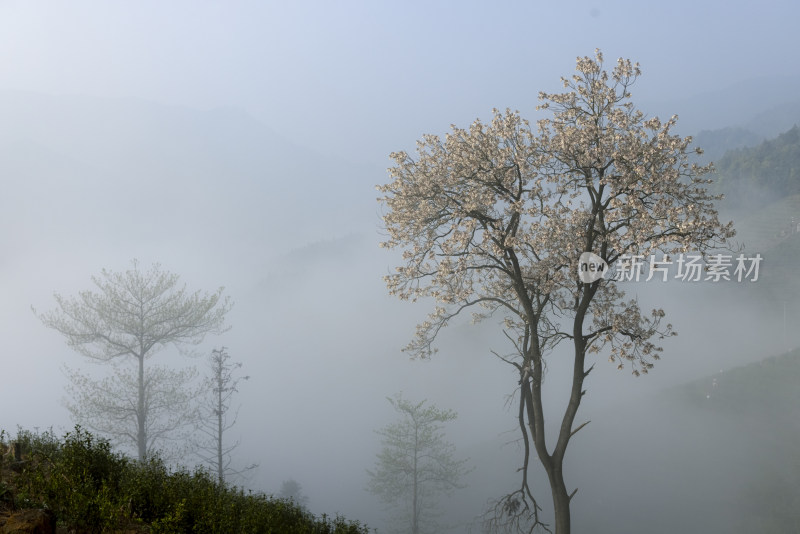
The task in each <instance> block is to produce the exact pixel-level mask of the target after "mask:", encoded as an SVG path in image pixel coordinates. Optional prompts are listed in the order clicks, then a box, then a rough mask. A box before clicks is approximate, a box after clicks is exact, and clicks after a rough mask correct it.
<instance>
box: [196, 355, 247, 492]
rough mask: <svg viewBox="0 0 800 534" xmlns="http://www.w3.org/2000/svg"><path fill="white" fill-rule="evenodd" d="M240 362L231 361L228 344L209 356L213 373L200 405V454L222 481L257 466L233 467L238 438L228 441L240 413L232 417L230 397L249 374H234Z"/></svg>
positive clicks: (208, 380)
mask: <svg viewBox="0 0 800 534" xmlns="http://www.w3.org/2000/svg"><path fill="white" fill-rule="evenodd" d="M241 367H242V364H241V363H240V362H232V361H230V356H229V355H228V352H227V350H226V349H225V347H222V348H221V349H213V350H212V351H211V356H210V358H209V369H210V371H211V374H210V376H209V377H208V378H207V379H206V384H205V386H206V387H205V398H204V401H203V403H202V406H201V409H200V411H201V413H200V420H199V424H198V430H199V431H200V433H201V434H202V435H203V437H204V438H205V439H204V440H202V441H201V442H200V443H198V445H197V449H196V450H197V455H198V456H200V458H202V459H203V461H205V462H206V463H208V464H209V465H210V466H212V468H213V470H214V473H216V475H217V480H218V481H219V483H220V484H223V483H224V482H225V479H226V478H227V477H229V476H234V475H240V474H242V473H244V472H245V471H249V470H251V469H255V467H256V465H255V464H252V465H250V466H248V467H245V468H242V469H234V468H232V467H231V460H232V456H231V453H232V452H233V450H234V449H236V447H238V446H239V442H238V441H237V442H235V443H233V444H228V443H226V442H225V433H226V432H227V431H228V430H230V429H231V428H233V426H234V425H235V424H236V420H237V418H238V415H239V408H237V409H236V412H235V413H234V414H233V416H232V417H231V414H230V409H231V404H230V403H231V399H232V397H233V394H234V393H237V392H238V391H239V390H238V385H239V381H240V380H248V379H249V378H250V377H249V376H241V377H236V376H234V371H236V370H237V369H239V368H241Z"/></svg>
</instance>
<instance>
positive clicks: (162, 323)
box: [34, 260, 231, 460]
mask: <svg viewBox="0 0 800 534" xmlns="http://www.w3.org/2000/svg"><path fill="white" fill-rule="evenodd" d="M178 280H179V277H178V275H176V274H172V273H170V272H167V271H162V270H161V267H160V266H159V265H158V264H155V265H153V266H152V268H151V269H150V270H149V271H143V270H141V269H140V268H139V264H138V262H137V261H136V260H134V261H133V268H132V269H129V270H127V271H125V272H122V273H119V272H112V271H107V270H105V269H104V270H103V271H102V272H101V275H100V276H93V277H92V282H94V285H95V287H96V289H95V290H87V291H81V292H80V293H79V294H78V296H77V297H72V298H65V297H63V296H61V295H59V294H58V293H56V294H55V299H56V303H57V304H58V307H57V308H56V309H55V310H52V311H49V312H46V313H42V314H37V316H38V317H39V319H40V320H41V321H42V323H44V325H45V326H47V327H49V328H53V329H54V330H56V331H58V332H60V333H61V334H62V335H63V336H64V337H65V338H66V339H67V344H68V345H69V346H70V347H71V348H72V349H74V350H76V351H77V352H79V353H81V354H83V355H84V356H86V357H88V358H90V359H91V360H94V361H96V362H103V363H109V364H111V365H112V368H113V369H114V374H113V375H112V376H111V377H108V378H105V379H103V380H96V379H94V378H92V377H90V376H88V375H85V374H82V373H80V372H77V371H70V370H68V375H69V377H70V379H71V382H72V386H71V389H70V391H71V393H72V402H69V403H68V404H67V407H68V408H69V410H70V411H71V412H72V415H73V417H74V418H75V419H76V420H77V421H78V422H79V423H80V424H82V425H85V426H87V427H89V428H91V429H92V430H94V431H97V432H99V433H101V434H104V435H106V436H108V437H110V438H111V439H112V440H113V441H115V442H116V443H118V444H129V445H133V446H134V447H135V448H136V450H137V453H138V458H139V460H144V459H145V458H146V457H147V456H148V454H149V453H151V452H153V451H154V450H156V449H159V448H161V447H163V445H164V444H165V443H167V442H169V441H170V440H173V441H176V442H183V441H184V440H185V439H186V438H187V437H188V436H189V433H190V431H191V429H192V428H193V426H194V423H195V422H196V411H195V404H194V400H195V396H196V394H197V391H195V390H194V389H193V388H192V386H191V384H192V383H193V380H194V378H195V376H196V371H195V370H194V369H187V370H180V371H176V370H172V369H169V368H167V367H164V366H157V365H150V364H148V362H149V359H150V358H151V357H153V356H154V355H155V354H157V353H158V352H159V351H161V350H163V349H164V348H166V347H167V346H169V345H172V346H174V347H176V348H178V349H179V350H183V347H184V346H185V345H187V344H198V343H200V342H201V341H202V340H203V339H204V337H205V336H206V334H209V333H221V332H223V331H224V330H225V329H226V328H225V327H224V321H225V314H226V313H227V312H228V310H230V308H231V302H230V300H229V298H228V297H225V298H223V297H222V291H223V289H222V288H219V289H218V290H217V291H216V292H214V293H211V294H208V293H204V294H201V293H200V292H199V291H198V292H194V293H187V291H186V286H185V285H184V286H179V285H178ZM34 313H36V310H34ZM131 364H132V366H131Z"/></svg>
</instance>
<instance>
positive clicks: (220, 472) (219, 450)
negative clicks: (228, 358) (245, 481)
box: [217, 360, 225, 486]
mask: <svg viewBox="0 0 800 534" xmlns="http://www.w3.org/2000/svg"><path fill="white" fill-rule="evenodd" d="M222 373H223V369H222V363H221V360H220V366H219V369H218V372H217V475H218V476H219V484H220V486H221V485H222V484H224V483H225V473H224V466H223V463H222V433H223V432H224V431H225V429H224V428H222V424H223V420H222V411H223V410H222V389H223V388H222V386H223V383H222Z"/></svg>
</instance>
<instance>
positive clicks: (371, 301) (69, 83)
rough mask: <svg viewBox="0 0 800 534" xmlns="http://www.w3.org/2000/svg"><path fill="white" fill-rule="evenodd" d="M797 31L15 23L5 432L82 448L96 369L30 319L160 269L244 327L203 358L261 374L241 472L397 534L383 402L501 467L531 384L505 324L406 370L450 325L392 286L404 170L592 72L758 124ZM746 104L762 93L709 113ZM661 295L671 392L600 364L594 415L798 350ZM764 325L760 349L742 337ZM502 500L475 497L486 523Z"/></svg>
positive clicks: (322, 21)
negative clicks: (420, 327)
mask: <svg viewBox="0 0 800 534" xmlns="http://www.w3.org/2000/svg"><path fill="white" fill-rule="evenodd" d="M798 20H800V4H798V3H797V2H794V1H788V0H787V1H783V2H778V1H771V2H770V1H768V2H760V3H758V4H756V3H753V2H732V1H730V0H728V1H724V2H723V1H713V2H704V1H672V2H634V1H630V2H621V1H608V0H607V1H604V2H560V3H559V2H548V3H545V2H539V1H533V0H532V1H528V2H522V1H518V2H491V3H490V2H469V1H459V2H422V1H419V2H417V1H410V2H391V3H390V2H374V1H373V2H366V1H365V2H353V1H349V2H322V1H320V2H288V1H287V2H266V1H263V2H261V1H252V2H245V1H236V0H233V1H225V2H223V1H217V2H211V1H205V0H193V1H184V0H180V1H179V0H169V1H163V0H160V1H150V0H144V1H114V2H110V1H101V0H96V1H81V0H70V1H69V2H66V1H48V2H45V1H31V0H20V1H8V0H0V173H2V178H0V180H2V183H3V185H4V190H3V191H2V193H0V224H2V225H3V227H4V228H5V230H4V231H3V233H0V247H2V248H3V250H4V254H3V255H0V276H2V278H0V291H1V292H2V293H1V294H0V296H1V297H2V299H3V300H2V305H0V337H2V338H3V340H4V345H5V349H4V350H5V351H6V352H7V354H8V360H9V361H11V362H12V363H7V362H6V361H5V360H3V361H4V370H6V371H7V370H8V369H13V372H14V378H13V380H8V379H6V378H4V379H3V384H2V387H0V403H2V405H3V406H4V407H8V406H10V405H12V404H13V405H14V406H15V408H14V410H7V409H3V410H0V428H6V429H11V430H13V429H14V428H15V426H16V425H17V424H21V425H23V426H25V427H28V428H30V427H32V426H40V427H47V426H50V425H55V426H56V428H59V427H61V428H68V427H69V424H70V422H69V418H68V414H67V412H66V410H65V409H64V408H63V407H62V406H61V405H60V399H61V397H62V396H63V394H64V390H63V386H64V378H63V376H62V375H61V374H60V371H59V365H56V364H59V363H60V362H64V361H65V362H68V363H69V364H70V365H73V366H77V365H82V364H83V360H82V359H81V358H80V357H79V356H77V355H75V354H74V353H71V352H70V351H69V349H68V348H67V347H66V345H65V343H64V342H63V339H61V338H60V337H59V336H58V335H57V334H55V333H54V332H50V331H47V330H46V329H45V328H44V327H43V326H42V325H41V323H40V322H39V321H38V320H37V319H36V317H35V316H34V315H33V314H32V313H31V312H30V306H31V305H34V306H36V307H37V308H38V309H40V310H44V309H49V308H50V307H52V306H53V305H54V302H53V300H52V292H53V291H58V292H60V293H63V294H65V295H72V294H74V293H75V292H77V291H78V290H80V289H85V288H87V287H89V286H90V276H91V275H93V274H96V273H98V272H99V271H100V269H102V268H109V269H112V270H125V269H127V268H128V267H129V266H130V260H131V259H132V258H133V257H137V258H139V259H140V260H141V262H142V264H143V265H149V264H150V263H152V262H154V261H159V262H161V263H162V264H163V265H164V267H165V268H166V269H167V270H170V271H173V272H177V273H179V274H180V275H181V276H182V279H184V280H185V281H186V282H187V283H188V284H189V285H190V287H191V288H192V289H195V288H197V289H208V290H213V289H215V288H216V287H218V286H220V285H224V286H226V288H227V289H226V291H227V293H226V294H228V295H231V296H232V297H233V299H234V300H235V301H236V306H235V308H234V310H233V311H232V312H231V314H230V315H229V319H230V321H229V322H230V324H231V325H233V329H232V330H231V331H230V332H229V333H227V334H225V337H224V338H223V339H221V340H216V339H209V340H208V342H207V343H206V344H205V345H204V348H208V347H211V346H214V345H216V346H219V344H221V343H224V344H225V345H226V346H228V348H229V352H230V353H231V356H232V357H233V358H234V359H235V360H238V361H242V362H243V363H244V368H243V371H244V372H246V373H247V374H249V375H251V376H252V377H253V378H252V380H250V381H249V382H247V383H245V384H243V385H242V387H241V392H242V397H241V398H242V401H243V409H242V412H241V423H240V427H239V428H241V429H242V436H241V440H242V449H241V453H242V457H243V463H244V462H250V461H255V462H260V463H261V464H262V467H261V469H260V471H259V474H258V475H257V477H256V478H255V480H254V485H255V486H256V487H259V488H265V489H267V490H272V491H277V489H278V488H279V487H280V482H281V480H283V479H286V478H289V477H293V478H296V479H297V480H298V481H299V482H300V483H301V484H302V485H303V486H304V488H306V491H307V493H308V494H309V497H310V504H311V507H312V509H313V510H315V511H327V512H328V513H331V512H336V511H337V510H338V511H342V512H344V513H345V514H346V515H348V516H352V517H353V518H357V519H366V520H368V521H371V522H373V521H377V520H378V518H379V517H380V510H379V509H378V508H377V507H376V505H375V502H374V501H370V500H363V501H362V500H361V499H363V498H364V493H363V491H362V489H363V487H364V484H365V479H364V469H365V468H367V467H370V466H371V464H372V458H374V454H375V452H376V450H377V447H378V443H377V438H376V436H375V434H374V433H373V430H374V429H376V428H378V427H380V426H382V425H383V424H385V423H386V422H387V420H386V418H387V417H392V416H393V412H392V410H391V407H390V406H388V403H386V402H385V400H384V397H386V396H391V395H394V394H395V393H396V392H398V391H401V390H402V391H404V392H405V393H406V394H407V395H408V397H409V398H411V399H421V398H429V399H431V400H432V401H433V402H435V403H436V404H438V405H439V406H441V407H442V408H448V409H454V410H456V411H458V412H459V414H460V418H459V420H458V422H457V423H456V424H455V425H454V427H453V435H454V436H457V437H458V440H459V444H460V446H461V447H463V449H465V451H466V454H467V455H473V456H481V455H491V454H492V453H493V452H496V451H497V450H498V444H502V443H504V442H506V441H509V439H511V438H509V437H508V436H501V435H500V433H501V432H502V431H503V430H508V429H509V428H513V416H512V415H511V414H509V412H507V411H505V410H504V407H503V402H504V400H505V396H506V395H507V394H508V393H510V391H511V389H513V387H514V385H515V384H516V380H517V378H515V377H514V375H513V372H511V370H510V369H509V368H507V366H504V365H503V364H501V363H499V362H497V361H496V360H494V359H492V358H491V357H490V356H489V355H488V350H489V348H497V347H496V346H495V345H494V343H495V342H497V341H498V337H497V336H495V337H492V336H491V335H489V334H487V332H493V333H494V334H497V330H496V329H493V327H492V325H487V326H485V327H483V328H478V329H476V328H473V327H471V326H469V325H466V324H455V325H453V326H452V327H451V328H450V329H448V331H447V332H446V333H445V335H444V339H443V347H444V348H445V350H443V351H442V353H441V354H440V355H438V356H437V357H436V358H434V359H433V360H432V361H430V362H408V361H407V357H406V356H405V355H403V354H401V353H400V348H401V347H402V346H404V345H405V344H406V343H407V342H408V341H409V339H410V336H411V335H412V333H413V328H414V324H415V323H416V322H418V321H420V320H423V318H424V316H425V313H426V312H427V311H428V310H427V309H426V308H424V307H420V306H418V307H411V306H408V305H404V304H401V303H399V302H397V301H396V300H395V299H392V298H390V297H389V296H387V295H386V290H385V287H384V285H383V283H382V281H381V276H382V275H384V274H386V273H387V272H388V270H389V269H390V268H391V267H392V266H393V265H394V264H395V262H396V261H397V256H396V255H392V254H390V253H387V252H385V251H383V250H379V249H378V247H377V243H378V242H379V241H380V240H381V237H380V228H379V227H380V218H379V216H380V207H379V206H378V204H377V202H375V198H376V197H377V196H378V193H377V192H376V191H375V190H374V186H375V184H378V183H382V182H385V180H386V178H387V175H386V173H385V169H386V167H388V166H389V164H390V161H389V159H388V154H389V153H390V152H392V151H395V150H401V149H402V150H412V149H413V147H414V143H415V141H416V140H417V139H418V138H419V137H420V136H421V135H422V134H424V133H443V132H445V131H446V130H447V129H448V128H449V125H450V124H453V123H455V124H457V125H459V126H462V127H463V126H466V125H468V124H469V123H470V122H471V121H472V120H474V119H475V118H476V117H483V118H485V117H487V116H489V115H490V113H491V110H492V108H495V107H497V108H505V107H510V108H514V109H519V110H520V111H521V112H522V113H523V115H524V116H526V117H528V118H531V119H534V118H536V115H535V111H534V107H535V106H536V104H537V98H536V97H537V94H538V92H539V91H542V90H543V91H558V90H559V89H560V84H559V79H560V77H561V76H569V75H571V74H572V72H573V71H574V67H575V58H576V56H584V55H592V54H593V52H594V49H595V48H600V49H602V51H603V53H604V55H605V58H606V62H607V64H612V63H613V62H614V61H615V60H616V58H617V57H620V56H622V57H627V58H631V59H633V60H635V61H638V62H640V64H641V67H642V71H643V75H642V78H641V79H640V80H639V82H637V84H636V85H635V86H634V87H633V94H634V101H635V102H636V103H638V104H640V107H643V108H644V109H643V110H644V111H645V112H648V113H653V110H651V109H648V108H647V107H644V106H643V105H642V103H652V104H653V106H654V110H655V112H657V113H658V114H667V115H668V114H671V113H673V112H678V113H683V112H684V110H691V109H697V108H696V107H694V108H693V107H690V106H689V105H688V104H687V102H690V101H692V99H693V98H694V97H698V98H700V100H698V102H700V106H701V108H700V109H701V111H702V110H703V109H704V108H703V107H702V106H705V107H706V108H708V109H710V108H712V107H714V104H718V105H717V106H716V107H717V109H715V110H714V111H715V115H714V119H713V121H714V122H713V124H712V123H711V119H709V118H708V117H709V116H710V115H703V118H702V120H695V121H694V122H691V124H692V125H693V126H696V127H698V128H712V127H721V126H726V125H732V124H738V123H740V122H742V121H746V120H748V119H750V118H751V116H752V115H754V114H756V113H757V112H758V111H760V110H763V109H767V108H769V107H772V106H775V105H778V104H781V103H782V102H783V101H784V99H787V100H788V99H794V100H797V98H798V97H797V95H798V91H797V87H798V86H800V84H797V83H796V82H798V76H799V75H800V47H798V46H797V43H796V41H797V38H796V35H797V23H798ZM786 80H790V81H792V80H793V81H794V82H795V84H794V85H792V84H788V83H785V81H786ZM730 87H740V88H741V87H745V88H748V89H747V90H745V91H742V90H739V92H738V93H737V95H738V96H737V98H736V99H733V100H730V101H729V100H726V99H723V98H718V99H717V98H714V97H709V96H708V95H709V94H711V93H716V92H719V91H724V90H726V89H727V88H730ZM704 95H705V96H704ZM731 102H733V104H731ZM681 119H682V120H683V119H686V120H688V121H692V119H693V117H691V116H689V117H684V116H683V115H682V116H681ZM695 119H697V117H695ZM704 121H708V122H704ZM679 124H680V123H679ZM689 133H694V132H693V131H692V132H689ZM276 134H277V135H276ZM281 137H283V138H285V139H282V138H281ZM286 140H289V141H291V143H290V142H287V141H286ZM652 291H655V292H656V295H655V300H658V301H659V302H658V304H661V303H664V306H665V308H666V309H667V312H668V313H670V312H671V311H675V313H674V314H673V315H672V316H671V318H672V317H674V318H675V320H674V322H675V324H676V328H677V330H678V331H679V332H680V333H681V335H680V336H679V337H678V338H676V339H677V340H681V341H680V343H681V344H677V343H679V342H678V341H675V342H674V343H673V344H671V345H668V347H667V350H666V351H665V355H664V361H663V362H661V363H659V364H658V365H657V366H656V370H655V371H654V374H653V377H652V378H651V377H647V378H646V379H638V380H634V379H633V378H632V377H630V376H629V373H628V372H627V371H626V372H622V373H618V372H616V371H615V370H614V369H613V366H611V365H608V366H604V365H602V364H604V363H605V362H604V357H603V358H601V360H600V365H598V369H597V370H596V371H594V372H593V374H592V378H591V380H592V381H593V382H592V384H591V385H590V386H589V387H590V391H591V395H592V397H591V399H592V400H591V402H592V403H595V402H597V401H598V399H599V400H601V401H602V403H606V404H602V403H601V405H602V406H617V404H615V401H616V399H617V398H618V397H615V395H625V396H631V395H634V394H637V393H641V392H642V391H645V390H647V389H648V388H652V387H653V385H655V384H667V383H675V382H677V381H680V380H685V379H688V378H692V377H696V376H703V375H706V374H708V373H709V372H712V371H713V370H718V369H719V368H720V367H723V366H729V365H735V364H738V363H742V362H744V361H748V360H752V359H755V358H758V357H761V356H764V355H767V354H765V353H769V351H770V350H773V349H776V347H779V346H781V342H780V340H778V339H777V333H778V332H779V331H780V329H779V328H778V329H776V327H775V326H774V325H773V326H772V327H770V326H768V325H764V328H763V329H761V330H759V327H758V322H757V319H758V317H759V311H758V310H753V309H750V308H749V307H748V306H747V305H746V303H745V304H743V305H742V307H741V309H739V308H737V307H736V306H727V307H724V309H720V308H719V307H715V304H714V301H713V300H708V301H705V300H703V299H698V300H697V301H695V302H693V304H692V305H691V306H688V307H687V306H686V305H685V303H686V302H687V301H688V300H689V297H690V296H692V294H693V292H692V290H690V289H687V288H682V289H681V291H670V292H669V294H668V295H665V294H660V293H658V292H657V288H654V289H653V290H652ZM709 294H712V293H709ZM642 296H643V297H647V296H648V295H642ZM694 296H696V295H694ZM682 305H684V307H683V308H682V307H681V306H682ZM670 306H672V310H671V309H670ZM712 319H713V321H712ZM743 322H746V323H747V324H748V325H749V331H746V330H745V329H742V328H738V327H733V328H732V327H731V326H730V325H732V324H733V325H736V324H741V323H743ZM770 328H772V329H771V330H770ZM759 333H761V334H762V335H763V337H758V335H756V334H759ZM500 340H501V341H502V338H501V337H500ZM765 347H767V348H765ZM448 349H449V350H448ZM776 350H777V349H776ZM761 351H763V352H761ZM700 356H703V357H702V358H701V357H700ZM705 356H708V358H706V357H705ZM2 358H6V356H3V357H2ZM551 369H552V371H553V372H554V373H555V374H556V376H557V371H558V370H559V364H558V363H553V365H552V367H551ZM4 376H7V375H4ZM557 380H558V379H557V378H555V377H554V379H553V381H554V383H557ZM32 391H33V392H34V393H33V394H32V393H31V392H32ZM587 398H588V397H587ZM590 406H592V404H587V411H589V410H590ZM582 410H583V407H582ZM597 421H598V422H597V424H598V426H600V425H601V424H602V417H600V418H598V419H597ZM591 428H592V427H591V426H590V427H587V430H585V431H582V432H581V434H584V433H585V436H583V438H584V439H586V440H587V442H586V443H587V445H586V448H587V449H588V450H590V451H591V443H593V442H592V439H593V438H592V434H591V432H593V430H590V429H591ZM476 429H477V433H476ZM608 439H609V440H611V439H613V436H611V437H609V438H608ZM320 444H324V446H325V450H324V454H323V452H321V450H320V449H321V448H320ZM503 450H504V451H505V453H504V454H505V456H504V457H503V458H501V460H499V461H500V462H502V461H505V464H507V465H505V467H508V468H509V469H508V471H501V470H492V469H490V468H489V467H487V466H491V465H498V464H493V463H492V462H494V460H491V459H490V460H487V462H486V465H483V464H482V465H481V466H479V468H478V469H477V470H476V472H475V474H474V475H473V476H474V477H475V478H474V479H473V481H474V480H478V481H481V480H483V481H485V480H489V479H490V478H491V477H495V478H497V479H498V480H499V479H502V478H503V476H505V475H503V474H502V473H507V478H505V479H503V480H511V481H513V482H512V483H516V478H515V477H516V473H515V468H516V463H515V461H516V459H517V456H515V454H516V449H514V448H513V447H511V448H506V449H503ZM509 450H510V451H511V453H510V454H509V453H508V451H509ZM590 454H591V453H590ZM481 457H482V458H484V456H481ZM486 458H490V457H488V456H487V457H486ZM587 463H589V462H587ZM587 476H589V477H591V474H589V475H587ZM493 483H494V482H493ZM501 486H502V484H501ZM506 486H507V484H506ZM342 488H345V489H344V490H343V489H342ZM484 489H485V488H483V487H482V486H481V483H477V484H472V485H471V489H470V491H472V492H473V497H474V499H473V500H470V501H469V502H470V503H472V504H474V503H476V502H477V503H479V504H482V503H483V502H484V501H485V499H486V498H487V495H486V493H485V492H482V491H483V490H484ZM503 489H507V488H503ZM632 491H634V494H635V490H632ZM356 501H357V502H356ZM472 504H470V506H472ZM598 506H599V505H598Z"/></svg>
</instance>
